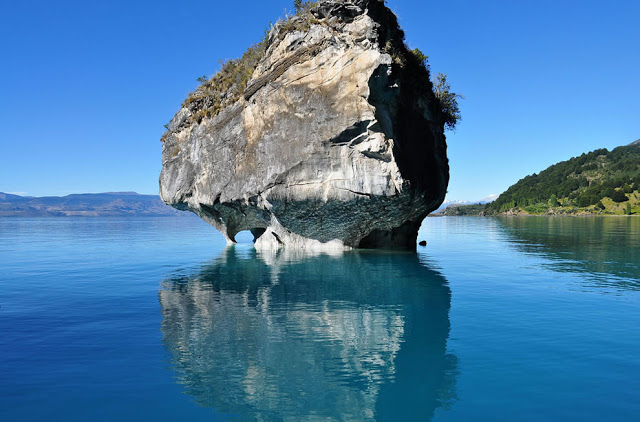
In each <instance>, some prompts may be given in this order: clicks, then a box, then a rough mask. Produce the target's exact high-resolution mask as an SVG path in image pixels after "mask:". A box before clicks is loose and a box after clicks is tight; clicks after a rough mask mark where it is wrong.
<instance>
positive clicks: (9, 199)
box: [0, 192, 191, 217]
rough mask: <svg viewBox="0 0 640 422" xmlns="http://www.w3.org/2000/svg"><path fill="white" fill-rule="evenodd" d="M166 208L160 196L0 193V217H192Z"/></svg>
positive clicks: (116, 193) (132, 193)
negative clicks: (39, 195) (23, 194)
mask: <svg viewBox="0 0 640 422" xmlns="http://www.w3.org/2000/svg"><path fill="white" fill-rule="evenodd" d="M189 214H191V213H186V212H181V211H178V210H176V209H175V208H172V207H170V206H168V205H166V204H165V203H164V202H162V200H160V197H159V196H157V195H140V194H137V193H135V192H105V193H82V194H73V195H67V196H44V197H33V196H20V195H13V194H9V193H2V192H0V217H71V216H80V217H102V216H131V217H134V216H154V217H165V216H176V215H189Z"/></svg>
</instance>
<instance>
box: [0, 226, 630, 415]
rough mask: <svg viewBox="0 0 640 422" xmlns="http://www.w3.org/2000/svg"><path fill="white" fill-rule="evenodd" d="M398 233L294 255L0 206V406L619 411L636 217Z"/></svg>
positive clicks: (258, 411) (78, 411)
mask: <svg viewBox="0 0 640 422" xmlns="http://www.w3.org/2000/svg"><path fill="white" fill-rule="evenodd" d="M244 239H245V240H246V239H247V237H245V238H244ZM419 239H426V240H427V241H428V242H429V244H428V246H427V247H426V248H419V249H418V253H417V254H406V253H382V252H373V251H368V252H367V251H364V252H353V253H347V254H344V255H341V256H327V255H321V256H303V255H300V254H296V253H293V252H292V253H280V254H265V253H258V252H256V251H255V250H254V249H253V247H252V246H251V245H250V244H248V243H247V244H239V245H237V246H235V247H232V248H225V243H224V241H223V239H222V237H221V236H220V235H219V234H218V233H217V232H216V231H215V230H213V229H212V228H210V227H209V226H207V225H206V224H205V223H203V222H201V221H200V220H198V219H196V218H186V217H185V218H156V219H153V218H135V219H133V218H130V219H123V218H91V219H83V218H49V219H18V218H14V219H11V218H4V219H0V268H1V271H0V421H7V422H9V421H45V420H46V421H118V422H124V421H143V420H144V421H146V420H149V421H182V420H184V421H215V420H233V421H235V420H238V421H242V420H259V421H281V420H287V421H298V420H318V421H325V420H335V421H342V420H354V421H357V420H378V421H400V420H411V421H413V420H433V421H482V420H486V421H569V420H576V421H631V420H638V418H639V415H640V247H639V245H640V219H638V218H615V217H610V218H544V217H541V218H503V219H491V218H473V217H470V218H464V217H449V218H428V219H427V220H425V222H424V224H423V227H422V229H421V232H420V236H419Z"/></svg>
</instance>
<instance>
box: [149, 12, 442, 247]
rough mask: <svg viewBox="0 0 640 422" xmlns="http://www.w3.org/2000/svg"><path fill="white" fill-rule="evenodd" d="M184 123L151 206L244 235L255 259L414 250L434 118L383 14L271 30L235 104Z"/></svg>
mask: <svg viewBox="0 0 640 422" xmlns="http://www.w3.org/2000/svg"><path fill="white" fill-rule="evenodd" d="M309 16H311V17H309ZM303 19H308V21H307V22H308V25H306V26H305V25H302V23H304V22H301V20H303ZM296 20H298V21H296ZM291 27H293V28H294V29H290V28H291ZM295 28H302V29H295ZM196 111H197V110H193V109H190V108H189V107H187V106H185V107H183V108H182V109H181V110H180V111H179V112H178V113H177V114H176V115H175V117H174V118H173V119H172V121H171V123H170V125H169V131H168V132H167V133H166V134H165V136H164V137H163V152H162V164H163V167H162V173H161V175H160V196H161V197H162V199H163V200H164V201H165V202H166V203H167V204H169V205H172V206H174V207H176V208H178V209H183V210H191V211H193V212H194V213H196V214H198V215H199V216H200V217H201V218H203V219H204V220H206V221H207V222H209V223H210V224H211V225H213V226H214V227H216V228H217V229H218V230H220V231H221V232H222V233H223V234H224V235H225V237H226V238H227V239H228V240H229V241H234V237H235V235H236V234H237V233H238V232H240V231H243V230H251V231H252V233H253V234H254V236H255V237H256V246H257V247H268V248H272V247H280V246H283V245H284V246H287V247H302V248H311V249H328V248H358V247H400V248H415V243H416V236H417V230H418V228H419V226H420V224H421V222H422V220H423V219H424V217H425V216H426V215H427V214H428V213H429V212H431V211H433V210H435V209H436V208H438V206H439V205H440V204H441V203H442V201H443V199H444V195H445V192H446V188H447V184H448V179H449V167H448V162H447V158H446V143H445V137H444V134H443V132H444V123H443V118H442V112H441V106H440V104H439V102H438V100H437V99H436V98H435V96H434V94H433V90H432V86H431V83H430V82H429V75H428V71H427V70H426V69H425V68H424V67H421V66H420V65H419V63H418V61H417V59H416V58H415V57H414V56H413V55H412V54H411V53H410V52H409V51H407V49H406V47H405V45H404V43H403V33H402V31H401V30H400V29H399V28H398V26H397V20H396V17H395V15H393V13H392V12H391V11H390V10H389V9H387V8H386V7H385V6H384V4H383V2H380V1H377V0H369V1H366V0H361V1H322V2H320V4H319V5H318V6H316V7H315V8H313V9H312V10H311V14H310V15H308V16H306V17H305V16H298V17H294V18H293V22H289V25H287V24H286V23H285V24H277V25H276V26H275V27H274V28H273V30H272V31H271V33H270V34H269V38H268V48H267V49H266V53H265V54H264V56H263V57H262V58H261V60H260V61H259V63H258V65H257V67H256V69H255V71H254V72H253V75H252V77H251V79H250V80H249V82H248V83H247V85H246V89H245V90H244V95H243V96H242V97H241V98H240V99H239V100H238V101H236V102H235V103H233V104H232V105H230V106H227V107H225V108H223V109H222V110H221V111H220V112H219V113H218V114H216V115H214V116H213V117H205V118H203V119H202V120H201V121H199V122H196V121H193V120H191V119H190V117H191V116H193V114H194V113H195V112H196Z"/></svg>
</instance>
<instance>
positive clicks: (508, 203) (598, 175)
mask: <svg viewBox="0 0 640 422" xmlns="http://www.w3.org/2000/svg"><path fill="white" fill-rule="evenodd" d="M639 190H640V140H638V141H636V142H634V143H632V144H630V145H627V146H622V147H618V148H616V149H614V150H613V151H608V150H607V149H605V148H603V149H597V150H595V151H592V152H589V153H586V154H582V155H581V156H579V157H574V158H571V159H570V160H567V161H562V162H560V163H558V164H555V165H552V166H551V167H549V168H547V169H546V170H544V171H542V172H540V173H539V174H533V175H530V176H527V177H525V178H523V179H521V180H520V181H518V182H517V183H516V184H514V185H513V186H511V187H510V188H509V189H507V190H506V191H505V192H504V193H503V194H502V195H500V197H498V199H496V201H494V202H493V203H491V204H488V205H487V208H486V211H487V213H504V212H521V211H523V212H526V213H529V214H541V213H547V212H553V213H560V214H574V213H579V212H589V213H603V214H633V213H640V194H639V193H638V191H639Z"/></svg>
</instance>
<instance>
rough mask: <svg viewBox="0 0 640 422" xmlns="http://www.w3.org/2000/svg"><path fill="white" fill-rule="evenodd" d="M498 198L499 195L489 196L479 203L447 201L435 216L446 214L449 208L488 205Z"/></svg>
mask: <svg viewBox="0 0 640 422" xmlns="http://www.w3.org/2000/svg"><path fill="white" fill-rule="evenodd" d="M498 196H499V195H489V196H487V197H486V198H483V199H481V200H479V201H463V200H456V199H452V200H447V201H444V202H443V203H442V205H440V208H438V209H437V210H435V211H434V214H442V213H444V210H446V209H448V208H457V207H461V206H466V205H477V204H488V203H491V202H493V201H495V200H496V198H498Z"/></svg>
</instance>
